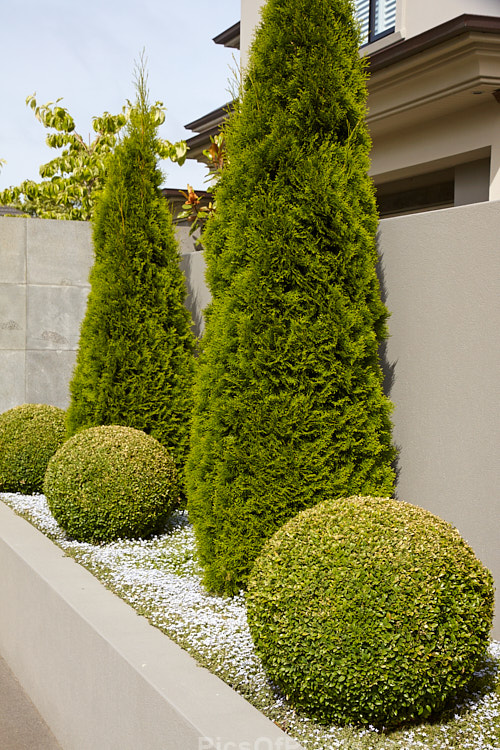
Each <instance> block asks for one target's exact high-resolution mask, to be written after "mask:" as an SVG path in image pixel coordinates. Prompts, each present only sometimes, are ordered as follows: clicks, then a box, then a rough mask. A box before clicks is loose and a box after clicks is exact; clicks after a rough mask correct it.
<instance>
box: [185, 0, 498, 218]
mask: <svg viewBox="0 0 500 750" xmlns="http://www.w3.org/2000/svg"><path fill="white" fill-rule="evenodd" d="M263 3H264V0H242V1H241V22H240V23H237V24H235V25H234V26H232V27H231V28H230V29H227V30H226V31H224V32H222V33H221V34H219V35H218V36H217V37H215V38H214V41H215V42H216V43H217V44H224V45H225V46H228V47H235V48H236V47H240V48H241V66H242V69H244V67H245V65H246V62H247V58H248V49H249V46H250V44H251V40H252V37H253V34H254V30H255V27H256V25H257V24H258V23H259V18H260V10H261V7H262V5H263ZM355 8H356V13H357V16H358V19H359V22H360V24H361V29H362V34H363V40H364V42H365V43H364V44H363V45H362V47H361V49H360V54H362V55H363V56H366V57H368V59H369V67H370V78H369V82H368V91H369V97H368V108H369V111H368V124H369V128H370V132H371V136H372V140H373V150H372V155H371V158H372V166H371V175H372V177H373V180H374V182H375V185H376V187H377V196H378V201H379V207H380V213H381V216H383V217H385V216H397V215H401V214H409V213H412V212H414V211H425V210H432V209H436V208H448V207H452V206H460V205H468V204H471V203H478V202H482V201H487V200H499V199H500V68H499V63H498V61H499V57H500V5H499V3H498V0H440V2H438V3H436V2H433V0H355ZM230 106H231V104H230V103H226V104H224V105H223V106H222V107H221V108H220V109H217V110H215V111H214V112H210V113H208V114H207V115H205V116H203V117H201V118H199V119H198V120H196V121H194V122H192V123H189V124H188V125H187V126H186V127H188V128H190V129H192V130H193V131H195V132H196V133H197V135H195V136H193V138H191V139H190V140H189V141H188V145H189V146H190V149H191V151H190V155H191V158H199V159H201V160H202V159H203V156H202V152H203V149H204V148H206V146H207V144H208V142H209V137H210V135H214V134H215V133H216V132H217V130H218V127H219V125H220V123H221V122H222V120H223V119H224V117H225V114H226V112H227V110H228V108H230Z"/></svg>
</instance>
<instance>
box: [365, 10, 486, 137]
mask: <svg viewBox="0 0 500 750" xmlns="http://www.w3.org/2000/svg"><path fill="white" fill-rule="evenodd" d="M369 69H370V79H369V82H368V92H369V97H368V108H369V112H368V118H367V119H368V125H369V127H370V131H371V133H372V136H373V137H377V136H380V135H384V134H385V133H388V132H391V131H392V132H393V131H395V130H397V129H398V128H404V127H408V126H409V125H411V126H412V127H413V126H418V124H419V123H421V122H423V121H425V120H428V119H430V118H437V117H441V116H443V115H446V114H451V113H453V112H459V111H460V110H463V109H465V108H470V107H473V106H475V105H478V104H480V103H482V102H483V101H484V96H488V95H494V96H496V97H498V91H499V90H500V17H499V18H497V17H491V16H473V15H462V16H459V17H458V18H455V19H453V20H452V21H448V22H447V23H444V24H441V25H440V26H437V27H435V28H434V29H430V30H429V31H426V32H424V33H423V34H419V35H418V36H416V37H413V38H411V39H407V40H402V41H399V42H396V43H395V44H393V45H391V46H390V47H387V48H385V49H381V50H379V51H377V52H375V53H373V54H372V55H371V56H370V58H369Z"/></svg>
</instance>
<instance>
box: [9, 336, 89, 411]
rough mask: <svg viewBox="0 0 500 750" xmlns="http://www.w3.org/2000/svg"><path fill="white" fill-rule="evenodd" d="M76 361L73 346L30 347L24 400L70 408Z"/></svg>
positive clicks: (26, 360)
mask: <svg viewBox="0 0 500 750" xmlns="http://www.w3.org/2000/svg"><path fill="white" fill-rule="evenodd" d="M75 362H76V351H73V350H71V349H70V350H68V349H53V350H46V351H42V350H38V351H37V350H32V351H27V352H26V359H25V365H24V366H25V372H26V386H25V390H24V402H25V403H27V404H52V405H53V406H59V407H60V408H61V409H66V408H67V406H68V400H69V382H70V380H71V376H72V374H73V368H74V366H75ZM21 403H23V402H21Z"/></svg>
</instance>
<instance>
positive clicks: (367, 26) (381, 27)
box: [354, 0, 396, 44]
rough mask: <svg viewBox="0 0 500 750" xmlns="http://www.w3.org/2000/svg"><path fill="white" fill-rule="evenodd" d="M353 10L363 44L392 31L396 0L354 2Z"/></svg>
mask: <svg viewBox="0 0 500 750" xmlns="http://www.w3.org/2000/svg"><path fill="white" fill-rule="evenodd" d="M354 8H355V12H356V17H357V19H358V21H359V22H360V24H361V35H362V40H363V41H362V43H363V44H367V43H369V42H374V41H375V39H379V38H380V37H382V36H385V35H386V34H390V33H391V32H392V31H394V24H395V21H396V0H355V2H354Z"/></svg>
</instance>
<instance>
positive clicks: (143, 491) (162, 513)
mask: <svg viewBox="0 0 500 750" xmlns="http://www.w3.org/2000/svg"><path fill="white" fill-rule="evenodd" d="M44 492H45V495H46V497H47V502H48V504H49V508H50V510H51V512H52V514H53V516H54V518H55V519H56V521H57V522H58V523H59V525H60V526H61V527H62V528H63V529H64V530H65V531H66V532H67V533H68V534H69V535H70V536H72V537H73V538H74V539H77V540H78V541H80V542H91V543H93V544H96V543H99V542H110V541H113V540H114V539H119V538H137V537H145V536H149V535H151V534H154V533H158V532H160V531H161V530H162V529H163V527H164V525H165V521H166V520H167V518H168V516H169V514H170V513H171V512H172V510H173V509H174V508H175V507H176V506H177V504H178V501H179V491H178V485H177V473H176V469H175V464H174V461H173V459H172V458H171V456H170V454H169V453H168V451H167V450H166V449H165V448H164V447H163V446H162V445H161V444H160V443H159V442H158V441H157V440H156V439H155V438H153V437H151V435H146V433H144V432H142V431H141V430H136V429H133V428H132V427H121V426H117V425H105V426H101V427H90V428H89V429H86V430H82V431H81V432H79V433H77V434H76V435H74V436H73V437H72V438H70V439H69V440H68V441H67V442H66V443H65V444H64V445H63V446H62V447H61V448H60V449H59V450H58V451H57V453H56V454H55V455H54V456H53V457H52V459H51V460H50V462H49V465H48V467H47V473H46V475H45V482H44Z"/></svg>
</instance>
